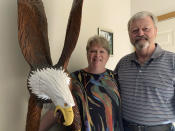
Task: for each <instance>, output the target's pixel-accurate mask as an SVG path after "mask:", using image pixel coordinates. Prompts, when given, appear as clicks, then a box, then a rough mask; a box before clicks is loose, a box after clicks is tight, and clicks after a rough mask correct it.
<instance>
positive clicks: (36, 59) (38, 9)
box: [18, 0, 52, 67]
mask: <svg viewBox="0 0 175 131" xmlns="http://www.w3.org/2000/svg"><path fill="white" fill-rule="evenodd" d="M18 39H19V44H20V48H21V51H22V53H23V56H24V58H25V60H26V61H27V62H28V64H29V65H30V66H31V67H40V66H42V65H52V60H51V56H50V47H49V41H48V30H47V19H46V15H45V11H44V6H43V3H42V1H41V0H18Z"/></svg>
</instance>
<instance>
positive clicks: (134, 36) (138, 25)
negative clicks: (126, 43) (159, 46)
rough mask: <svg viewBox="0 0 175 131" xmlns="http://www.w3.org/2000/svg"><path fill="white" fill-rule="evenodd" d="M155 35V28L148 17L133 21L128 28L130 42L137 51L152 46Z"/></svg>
mask: <svg viewBox="0 0 175 131" xmlns="http://www.w3.org/2000/svg"><path fill="white" fill-rule="evenodd" d="M156 35H157V28H156V27H155V26H154V23H153V21H152V19H151V18H150V17H149V16H147V17H144V18H140V19H136V20H134V21H133V22H132V23H131V25H130V28H129V37H130V41H131V43H132V44H133V45H134V46H135V48H136V49H137V50H141V49H143V48H147V47H148V46H149V45H150V44H154V43H155V39H156Z"/></svg>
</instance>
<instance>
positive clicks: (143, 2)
mask: <svg viewBox="0 0 175 131" xmlns="http://www.w3.org/2000/svg"><path fill="white" fill-rule="evenodd" d="M143 10H145V11H151V12H152V13H154V14H155V15H156V16H159V15H163V14H166V13H169V12H172V11H175V0H131V15H132V14H134V13H136V12H139V11H143Z"/></svg>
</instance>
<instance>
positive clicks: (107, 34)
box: [98, 28, 114, 55]
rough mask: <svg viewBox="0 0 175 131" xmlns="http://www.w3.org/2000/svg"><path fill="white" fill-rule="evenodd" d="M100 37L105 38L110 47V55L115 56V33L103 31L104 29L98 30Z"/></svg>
mask: <svg viewBox="0 0 175 131" xmlns="http://www.w3.org/2000/svg"><path fill="white" fill-rule="evenodd" d="M98 35H100V36H103V37H105V38H106V39H107V40H108V42H109V46H110V55H113V54H114V53H113V32H112V31H109V30H106V29H103V28H98Z"/></svg>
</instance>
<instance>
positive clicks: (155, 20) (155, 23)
mask: <svg viewBox="0 0 175 131" xmlns="http://www.w3.org/2000/svg"><path fill="white" fill-rule="evenodd" d="M147 16H149V17H150V18H151V19H152V21H153V23H154V26H155V27H157V21H158V20H157V17H156V16H155V15H154V14H153V13H151V12H148V11H141V12H138V13H136V14H134V15H133V16H132V17H131V18H130V20H129V22H128V31H129V30H130V26H131V24H132V23H133V21H135V20H137V19H140V18H145V17H147Z"/></svg>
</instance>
